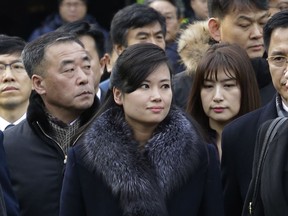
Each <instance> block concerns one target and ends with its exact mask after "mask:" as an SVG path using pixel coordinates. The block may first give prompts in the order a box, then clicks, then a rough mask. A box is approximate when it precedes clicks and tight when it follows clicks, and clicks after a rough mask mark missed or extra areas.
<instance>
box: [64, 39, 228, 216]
mask: <svg viewBox="0 0 288 216" xmlns="http://www.w3.org/2000/svg"><path fill="white" fill-rule="evenodd" d="M167 62H168V60H167V57H166V55H165V51H164V50H162V49H161V48H159V47H158V46H156V45H154V44H150V43H140V44H135V45H131V46H129V47H128V48H127V49H126V50H125V51H124V52H123V53H122V54H121V55H120V56H119V58H118V60H117V62H116V64H115V66H114V68H113V71H112V74H111V76H112V77H111V86H112V89H111V92H110V93H108V94H109V98H108V99H107V101H106V104H105V105H104V106H103V107H102V109H101V110H100V112H99V113H98V114H97V115H96V116H95V118H94V119H92V121H91V122H90V124H89V125H88V126H87V128H86V129H85V130H84V132H83V133H82V134H80V136H79V138H78V141H77V142H76V144H75V146H73V147H72V148H71V149H70V151H69V154H68V161H67V167H66V172H65V177H64V182H63V190H62V194H61V204H60V205H61V207H60V215H61V216H66V215H67V216H68V215H69V216H74V215H75V216H76V215H77V216H79V215H81V216H95V215H97V216H98V215H99V216H108V215H109V216H122V215H123V216H136V215H139V216H180V215H181V216H186V215H187V216H188V215H193V216H194V215H195V216H197V215H199V216H200V215H201V216H210V215H211V216H212V215H213V216H218V215H219V216H222V215H223V200H222V192H221V182H220V170H219V163H218V160H217V153H216V150H215V148H214V147H213V146H208V145H207V144H205V143H204V142H203V139H202V136H201V135H200V132H199V128H198V126H197V125H196V123H195V122H194V121H193V120H192V119H189V117H187V115H186V114H185V113H184V112H183V111H181V110H180V109H179V108H176V107H175V106H173V105H172V104H171V103H172V89H171V82H172V81H171V78H172V72H171V71H172V70H171V68H170V67H169V64H168V63H167Z"/></svg>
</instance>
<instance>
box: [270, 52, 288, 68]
mask: <svg viewBox="0 0 288 216" xmlns="http://www.w3.org/2000/svg"><path fill="white" fill-rule="evenodd" d="M267 61H268V62H270V63H271V64H272V65H274V66H276V67H284V66H287V62H288V57H287V56H282V55H276V56H270V57H268V58H267Z"/></svg>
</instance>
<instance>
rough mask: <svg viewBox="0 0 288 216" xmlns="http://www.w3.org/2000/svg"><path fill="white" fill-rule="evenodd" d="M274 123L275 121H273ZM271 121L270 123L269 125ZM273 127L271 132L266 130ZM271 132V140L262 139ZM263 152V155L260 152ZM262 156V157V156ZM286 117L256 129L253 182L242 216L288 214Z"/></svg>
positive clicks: (269, 121)
mask: <svg viewBox="0 0 288 216" xmlns="http://www.w3.org/2000/svg"><path fill="white" fill-rule="evenodd" d="M275 122H276V124H275ZM270 124H271V126H270ZM268 127H269V129H270V127H272V128H273V129H272V132H271V131H270V130H269V129H268ZM269 131H270V136H269V137H270V138H271V137H273V135H274V134H275V136H274V138H273V139H272V141H271V142H265V140H267V139H266V137H268V136H267V134H266V133H269ZM264 151H265V154H264V153H263V152H264ZM264 155H265V156H264ZM287 156H288V118H287V117H279V118H277V119H273V120H268V121H267V122H265V123H264V124H263V125H261V127H260V129H259V130H258V135H257V143H256V145H255V150H254V160H253V170H252V171H253V173H252V181H251V182H250V186H249V190H248V193H247V196H246V200H245V203H244V208H243V212H242V216H251V215H253V216H264V215H265V216H283V215H288V202H287V198H288V184H287V183H288V166H287V165H288V160H287Z"/></svg>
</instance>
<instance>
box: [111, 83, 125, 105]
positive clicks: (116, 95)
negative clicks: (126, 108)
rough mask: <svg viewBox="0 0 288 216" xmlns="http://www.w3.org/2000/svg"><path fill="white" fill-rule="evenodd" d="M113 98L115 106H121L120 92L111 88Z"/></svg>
mask: <svg viewBox="0 0 288 216" xmlns="http://www.w3.org/2000/svg"><path fill="white" fill-rule="evenodd" d="M113 96H114V101H115V103H116V104H118V105H122V104H123V101H122V92H121V91H120V90H119V89H118V88H115V87H113Z"/></svg>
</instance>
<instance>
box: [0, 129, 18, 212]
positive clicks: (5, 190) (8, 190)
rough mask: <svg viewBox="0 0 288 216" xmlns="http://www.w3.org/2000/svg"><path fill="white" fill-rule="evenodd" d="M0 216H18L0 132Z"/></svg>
mask: <svg viewBox="0 0 288 216" xmlns="http://www.w3.org/2000/svg"><path fill="white" fill-rule="evenodd" d="M0 215H1V216H18V215H20V212H19V204H18V201H17V199H16V197H15V194H14V191H13V189H12V185H11V179H10V173H9V170H8V167H7V162H6V155H5V150H4V148H3V133H2V132H1V131H0Z"/></svg>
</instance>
